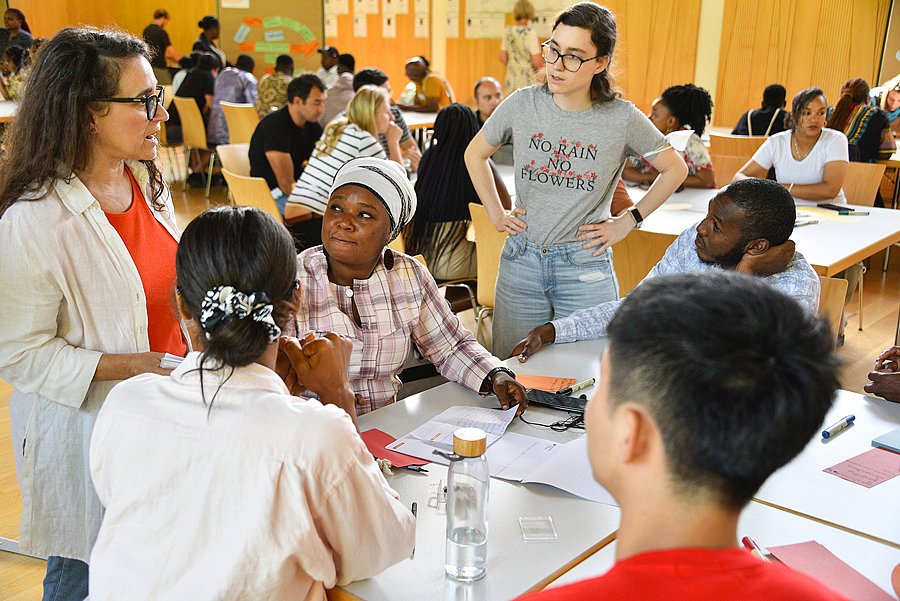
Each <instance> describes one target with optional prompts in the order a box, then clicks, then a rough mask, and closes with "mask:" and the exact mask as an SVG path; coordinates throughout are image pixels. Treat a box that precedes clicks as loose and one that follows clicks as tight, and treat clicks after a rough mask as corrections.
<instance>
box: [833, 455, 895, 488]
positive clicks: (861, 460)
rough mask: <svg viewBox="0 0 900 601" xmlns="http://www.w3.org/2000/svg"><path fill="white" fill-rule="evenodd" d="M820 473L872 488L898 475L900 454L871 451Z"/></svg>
mask: <svg viewBox="0 0 900 601" xmlns="http://www.w3.org/2000/svg"><path fill="white" fill-rule="evenodd" d="M822 471H823V472H826V473H829V474H834V475H835V476H838V477H840V478H843V479H844V480H849V481H850V482H853V483H854V484H859V485H860V486H865V487H866V488H872V487H873V486H875V485H876V484H881V483H882V482H887V481H888V480H890V479H891V478H893V477H894V476H898V475H900V454H898V453H892V452H890V451H886V450H884V449H872V450H871V451H866V452H865V453H861V454H859V455H857V456H856V457H851V458H850V459H848V460H847V461H842V462H841V463H838V464H837V465H832V466H831V467H827V468H825V469H824V470H822Z"/></svg>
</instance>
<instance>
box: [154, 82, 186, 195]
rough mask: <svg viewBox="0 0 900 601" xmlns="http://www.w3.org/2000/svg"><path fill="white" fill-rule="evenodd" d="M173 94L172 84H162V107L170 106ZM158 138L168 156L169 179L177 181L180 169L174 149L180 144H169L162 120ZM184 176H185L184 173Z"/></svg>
mask: <svg viewBox="0 0 900 601" xmlns="http://www.w3.org/2000/svg"><path fill="white" fill-rule="evenodd" d="M173 96H174V94H173V92H172V86H171V85H166V86H163V108H164V109H166V110H167V111H168V110H169V107H170V106H172V97H173ZM157 139H158V140H159V145H160V147H162V148H165V149H166V155H167V156H168V160H167V161H166V162H167V163H168V164H169V169H170V173H171V177H170V181H173V182H174V181H177V180H179V179H181V171H180V170H179V169H178V152H177V151H176V150H175V149H176V148H177V147H178V146H180V144H176V145H175V146H172V145H170V144H169V136H168V132H167V130H166V122H165V121H162V122H160V124H159V135H158V136H157ZM184 177H187V174H186V173H185V175H184Z"/></svg>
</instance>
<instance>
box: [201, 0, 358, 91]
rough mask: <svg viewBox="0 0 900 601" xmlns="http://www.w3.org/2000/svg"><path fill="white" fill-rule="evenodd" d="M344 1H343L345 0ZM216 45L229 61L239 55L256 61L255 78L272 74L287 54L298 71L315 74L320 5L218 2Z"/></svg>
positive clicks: (272, 0) (284, 0)
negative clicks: (279, 60) (219, 34)
mask: <svg viewBox="0 0 900 601" xmlns="http://www.w3.org/2000/svg"><path fill="white" fill-rule="evenodd" d="M345 1H346V0H345ZM218 4H219V11H218V12H219V22H220V23H221V37H220V39H219V43H220V45H221V48H222V50H223V51H224V52H225V55H226V56H227V57H228V59H229V60H230V61H231V62H234V61H235V60H236V59H237V56H238V55H239V54H249V55H250V56H252V57H253V59H254V60H255V61H256V76H257V77H262V76H263V74H265V73H271V72H272V71H274V67H275V59H276V58H277V57H278V55H280V54H288V55H290V56H291V57H292V58H293V59H294V65H295V69H296V70H297V71H298V72H302V71H315V70H316V69H317V68H318V67H319V64H320V59H319V54H318V53H317V52H316V50H318V49H319V48H321V47H322V45H323V41H324V34H325V32H324V27H323V24H324V15H323V8H324V7H323V4H322V3H321V2H316V3H309V4H308V6H304V7H303V10H302V11H301V10H298V7H297V2H296V0H253V1H252V2H250V0H219V3H218Z"/></svg>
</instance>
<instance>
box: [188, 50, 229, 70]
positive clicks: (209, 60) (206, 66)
mask: <svg viewBox="0 0 900 601" xmlns="http://www.w3.org/2000/svg"><path fill="white" fill-rule="evenodd" d="M194 54H195V53H191V58H193V57H194ZM196 54H197V55H198V56H197V62H196V63H195V64H194V69H196V70H198V71H212V70H213V69H221V68H222V61H221V59H219V56H218V55H216V54H213V53H212V52H197V53H196Z"/></svg>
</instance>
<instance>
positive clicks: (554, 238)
mask: <svg viewBox="0 0 900 601" xmlns="http://www.w3.org/2000/svg"><path fill="white" fill-rule="evenodd" d="M615 44H616V21H615V17H614V16H613V14H612V13H611V12H610V11H609V10H608V9H606V8H604V7H602V6H600V5H599V4H595V3H593V2H581V3H579V4H575V5H574V6H570V7H569V8H568V9H566V10H565V11H563V12H562V13H561V14H560V15H559V16H558V17H557V19H556V23H555V24H554V26H553V34H552V36H551V38H550V39H549V40H548V41H547V42H545V43H544V44H543V45H542V47H541V51H542V55H543V58H544V60H545V61H546V74H547V83H546V84H544V85H540V86H532V87H528V88H521V89H519V90H517V91H516V92H515V93H513V94H512V95H511V96H510V97H509V98H507V99H506V101H504V102H503V104H501V105H500V106H499V107H497V110H496V111H494V114H493V115H491V117H490V119H488V121H487V122H486V123H485V124H484V127H483V128H482V130H481V131H480V132H479V134H478V135H477V136H476V137H475V139H473V140H472V142H471V144H469V147H468V149H467V150H466V166H467V167H468V168H469V174H470V176H471V178H472V183H473V184H474V185H475V190H476V191H477V192H478V196H479V198H481V201H482V203H483V204H484V207H485V209H487V212H488V215H489V217H490V219H491V222H492V223H493V224H494V227H495V228H497V231H500V232H507V233H508V234H509V237H508V238H507V239H506V243H505V245H504V247H503V255H502V258H501V260H500V268H499V269H500V271H499V274H498V276H497V285H496V291H495V303H494V304H495V307H494V348H493V350H494V354H495V355H496V356H499V357H505V356H508V355H509V353H510V351H511V350H512V348H513V346H514V345H515V343H516V342H518V341H519V339H521V338H522V337H523V336H525V334H526V333H527V332H528V330H530V329H531V328H532V327H534V326H536V325H540V324H542V323H547V322H549V321H551V320H553V319H559V318H560V317H564V316H566V315H569V314H570V313H573V312H574V311H577V310H578V309H584V308H586V307H591V306H594V305H596V304H599V303H602V302H606V301H609V300H614V299H616V298H618V283H617V282H616V278H615V272H614V271H613V269H612V257H611V255H612V253H611V251H610V250H609V248H610V246H612V245H613V244H615V243H616V242H618V241H619V240H622V239H623V238H625V236H627V235H628V233H629V232H630V231H631V230H633V229H635V228H637V227H638V226H639V225H640V223H641V221H643V218H644V217H646V216H647V215H649V214H650V213H652V212H653V211H654V210H656V208H657V207H659V206H660V205H661V204H662V203H663V202H664V201H665V200H666V199H667V198H668V197H669V196H670V195H671V194H672V193H673V192H674V191H675V190H676V189H677V188H678V186H680V185H681V182H682V181H684V178H685V177H686V176H687V167H686V166H685V164H684V161H683V160H682V159H681V156H679V154H678V153H677V152H676V151H674V150H673V149H672V148H671V147H669V146H668V144H667V143H666V141H665V139H664V138H663V135H662V134H661V133H660V132H659V130H657V129H656V127H654V126H653V124H652V123H650V120H649V119H647V117H646V116H645V115H644V114H643V113H641V111H639V110H638V109H637V107H635V106H634V105H633V104H631V103H630V102H627V101H624V100H621V99H619V94H618V92H617V91H616V90H615V89H614V88H613V81H612V76H610V74H609V71H608V67H609V64H610V60H611V59H612V54H613V49H614V48H615ZM504 143H512V145H513V165H514V169H515V176H516V180H515V185H516V208H514V209H513V210H512V211H510V212H505V211H504V210H503V208H502V207H501V204H500V199H499V197H498V196H497V192H496V188H495V187H494V184H493V179H492V177H491V172H490V168H489V167H488V158H489V157H490V156H491V155H492V154H493V153H494V152H495V151H496V150H497V148H499V147H500V145H501V144H504ZM629 156H641V157H644V158H646V159H647V160H648V161H649V162H650V164H651V165H652V166H653V168H654V169H656V170H657V171H659V177H658V178H657V179H656V181H655V182H654V184H653V186H652V187H651V188H650V190H649V191H648V192H647V194H646V195H645V196H644V197H643V198H642V199H641V200H640V202H638V204H637V205H635V206H634V207H632V208H630V209H627V210H625V211H622V212H620V213H619V215H617V216H611V215H610V203H611V199H612V195H613V192H614V190H615V187H616V183H617V182H618V180H619V176H620V174H621V171H622V166H623V164H624V162H625V159H626V158H627V157H629ZM526 215H527V216H526ZM519 234H521V235H519ZM483 284H484V285H490V284H489V283H488V282H484V283H483Z"/></svg>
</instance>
